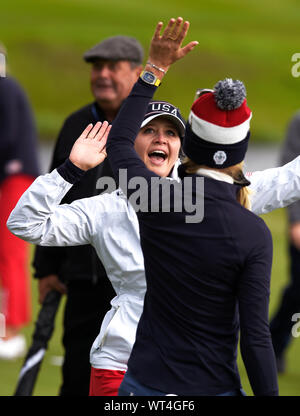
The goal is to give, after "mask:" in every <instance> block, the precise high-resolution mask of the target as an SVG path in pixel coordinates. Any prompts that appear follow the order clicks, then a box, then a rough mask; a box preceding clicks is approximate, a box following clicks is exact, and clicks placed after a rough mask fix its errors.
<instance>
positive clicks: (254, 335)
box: [237, 222, 278, 396]
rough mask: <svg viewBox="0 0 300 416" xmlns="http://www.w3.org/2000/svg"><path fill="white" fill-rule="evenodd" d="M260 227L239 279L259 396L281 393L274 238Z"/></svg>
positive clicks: (246, 356)
mask: <svg viewBox="0 0 300 416" xmlns="http://www.w3.org/2000/svg"><path fill="white" fill-rule="evenodd" d="M261 224H263V226H261V227H260V228H259V229H258V232H257V233H256V234H257V235H258V239H259V240H258V241H256V244H255V246H254V247H253V249H252V252H251V254H250V255H249V256H248V258H247V261H246V264H245V268H244V271H243V274H242V276H241V277H240V279H239V282H238V288H237V296H238V303H239V316H240V349H241V355H242V358H243V361H244V364H245V368H246V370H247V375H248V378H249V381H250V384H251V387H252V390H253V393H254V395H255V396H276V395H278V382H277V369H276V361H275V355H274V350H273V346H272V338H271V334H270V330H269V296H270V276H271V266H272V237H271V233H270V231H269V230H268V229H267V227H265V226H264V223H263V222H262V223H261Z"/></svg>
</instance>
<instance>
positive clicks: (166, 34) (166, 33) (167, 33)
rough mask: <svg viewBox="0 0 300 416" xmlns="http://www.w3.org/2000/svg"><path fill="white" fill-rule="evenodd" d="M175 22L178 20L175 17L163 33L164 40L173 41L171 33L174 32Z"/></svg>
mask: <svg viewBox="0 0 300 416" xmlns="http://www.w3.org/2000/svg"><path fill="white" fill-rule="evenodd" d="M175 22H176V20H175V19H174V18H173V17H172V19H170V20H169V22H168V24H167V26H166V28H165V30H164V32H163V35H162V37H163V38H165V39H171V33H172V31H173V26H174V23H175Z"/></svg>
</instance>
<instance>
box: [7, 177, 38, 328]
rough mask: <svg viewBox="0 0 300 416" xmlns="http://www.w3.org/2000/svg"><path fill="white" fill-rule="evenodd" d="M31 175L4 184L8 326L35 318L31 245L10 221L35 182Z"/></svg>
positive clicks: (12, 178) (18, 326) (19, 324)
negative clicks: (8, 221)
mask: <svg viewBox="0 0 300 416" xmlns="http://www.w3.org/2000/svg"><path fill="white" fill-rule="evenodd" d="M32 181H33V178H32V177H31V176H28V175H23V174H19V175H13V176H9V177H8V178H6V179H5V180H4V181H3V182H2V183H1V184H0V293H1V298H0V302H1V303H0V312H1V313H3V314H4V316H5V322H6V326H13V327H17V328H21V327H22V326H24V325H26V324H27V323H28V322H29V321H30V319H31V297H30V280H29V264H28V244H27V243H26V242H25V241H23V240H21V239H20V238H18V237H15V236H14V235H13V234H12V233H11V232H10V231H9V230H8V228H7V226H6V221H7V219H8V217H9V214H10V213H11V211H12V210H13V208H14V207H15V205H16V203H17V202H18V200H19V198H20V197H21V195H22V194H23V193H24V191H25V190H26V189H27V188H28V187H29V185H30V184H31V183H32Z"/></svg>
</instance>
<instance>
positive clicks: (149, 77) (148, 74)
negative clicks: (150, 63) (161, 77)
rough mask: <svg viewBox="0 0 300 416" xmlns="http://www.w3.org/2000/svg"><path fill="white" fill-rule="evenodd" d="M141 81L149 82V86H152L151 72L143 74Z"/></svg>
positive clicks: (153, 80)
mask: <svg viewBox="0 0 300 416" xmlns="http://www.w3.org/2000/svg"><path fill="white" fill-rule="evenodd" d="M143 79H144V81H146V82H149V84H152V83H153V82H155V75H153V74H151V72H145V73H144V76H143Z"/></svg>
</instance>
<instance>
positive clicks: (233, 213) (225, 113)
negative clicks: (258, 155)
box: [107, 18, 278, 395]
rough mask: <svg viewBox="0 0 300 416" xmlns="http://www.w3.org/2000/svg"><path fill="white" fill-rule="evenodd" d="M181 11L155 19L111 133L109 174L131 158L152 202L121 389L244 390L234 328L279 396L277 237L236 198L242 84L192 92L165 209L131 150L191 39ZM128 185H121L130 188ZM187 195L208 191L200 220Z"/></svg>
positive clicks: (244, 121) (130, 170) (261, 377)
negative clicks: (273, 305)
mask: <svg viewBox="0 0 300 416" xmlns="http://www.w3.org/2000/svg"><path fill="white" fill-rule="evenodd" d="M182 22H183V20H182V19H181V18H178V19H177V20H176V21H175V19H171V20H170V21H169V24H168V25H167V27H166V29H165V31H164V32H163V34H162V36H161V35H160V31H161V28H162V23H159V24H158V25H157V28H156V31H155V34H154V37H153V39H152V43H151V46H150V52H149V61H148V63H147V65H146V67H145V71H144V72H143V73H142V74H141V78H140V79H139V80H138V82H137V83H136V84H135V86H134V87H133V90H132V92H131V94H130V95H129V97H128V99H127V100H126V102H125V105H124V106H123V107H122V109H121V111H120V113H119V114H118V117H117V119H116V120H115V122H114V124H113V126H112V129H111V132H110V135H109V138H108V142H107V153H108V158H109V160H110V162H111V165H112V168H113V170H114V173H115V175H117V173H118V171H119V169H127V178H128V179H127V181H128V183H129V182H130V181H131V180H132V179H133V178H135V177H143V178H144V179H145V180H146V182H147V185H148V192H145V195H144V199H145V201H144V202H145V204H146V206H147V208H148V210H147V209H144V210H143V212H138V213H137V216H138V220H139V227H140V238H141V247H142V250H143V255H144V262H145V272H146V281H147V292H146V295H145V301H144V309H143V313H142V316H141V319H140V322H139V325H138V328H137V335H136V341H135V344H134V346H133V350H132V353H131V356H130V359H129V362H128V371H127V373H126V374H125V378H124V380H123V382H122V384H121V387H120V389H119V395H166V394H175V395H239V394H242V393H241V383H240V377H239V373H238V369H237V363H236V357H237V346H238V338H239V328H240V341H241V353H242V357H243V360H244V363H245V367H246V370H247V374H248V377H249V380H250V383H251V386H252V389H253V392H254V394H255V395H278V385H277V374H276V363H275V358H274V352H273V348H272V341H271V337H270V332H269V324H268V305H269V286H270V274H271V265H272V238H271V234H270V231H269V230H268V228H267V226H266V225H265V223H264V222H263V220H262V219H260V218H259V217H257V216H255V215H254V214H253V213H251V212H250V211H249V210H248V209H245V207H243V206H242V205H241V203H240V202H239V201H240V200H244V199H245V198H244V197H245V195H244V196H243V195H241V194H244V192H243V189H244V185H246V184H247V181H246V180H245V179H244V176H243V173H242V170H241V169H240V167H239V166H238V167H236V166H237V165H239V164H240V163H241V162H242V161H243V159H244V156H245V153H246V150H247V145H248V140H249V128H250V119H251V115H252V113H251V110H250V109H249V107H248V106H247V102H246V99H245V88H244V86H243V84H242V83H241V82H240V81H233V80H231V79H229V80H228V79H227V80H225V81H221V82H219V83H218V84H216V86H215V88H214V90H213V91H210V92H206V94H203V95H202V96H200V97H199V98H198V99H197V100H196V101H195V102H194V104H193V106H192V109H191V112H190V116H189V122H188V124H187V129H186V134H185V139H184V146H183V148H184V151H185V153H186V154H187V156H188V157H189V159H190V161H189V162H188V163H186V164H183V165H182V166H181V167H180V169H179V175H180V176H181V179H182V182H181V183H182V189H181V192H175V191H174V192H173V193H172V192H170V212H163V210H162V203H161V201H159V203H160V205H158V206H159V208H160V209H158V210H157V209H156V210H155V211H153V210H151V208H152V204H153V201H151V195H153V188H155V187H156V186H157V181H156V179H157V175H155V173H153V172H151V171H149V170H148V169H147V167H146V166H145V165H144V163H143V162H142V161H141V160H140V159H139V158H138V157H137V155H136V153H135V151H134V137H135V136H136V134H137V133H138V130H139V126H140V124H141V121H142V119H143V115H144V113H145V111H146V109H147V105H148V102H149V100H150V99H151V98H152V96H153V94H154V92H155V90H156V87H157V86H158V85H159V83H160V81H161V79H162V78H163V76H164V75H165V73H166V71H167V70H168V69H169V67H170V65H171V64H172V63H173V62H175V61H176V60H178V59H180V58H182V57H183V56H185V55H186V54H187V53H188V52H189V51H190V50H192V49H193V48H194V46H195V45H196V44H197V42H190V43H189V44H188V45H187V46H185V47H184V48H181V44H182V41H183V39H184V38H185V35H186V33H187V30H188V26H189V23H188V22H184V23H183V24H182ZM194 172H195V173H194ZM186 179H188V180H186ZM199 181H204V194H201V191H202V188H200V193H199V192H198V189H197V185H198V182H199ZM125 185H127V184H125ZM131 192H132V191H131V190H130V189H127V193H128V194H127V195H128V197H129V198H130V196H131ZM187 196H189V197H190V198H192V199H193V200H194V201H196V204H197V203H202V200H200V198H201V197H202V198H203V199H204V201H203V203H204V216H203V219H202V221H201V222H198V223H195V222H193V223H189V222H188V221H187V217H188V215H187V214H188V212H187V210H186V209H185V201H184V199H185V197H187ZM178 200H180V201H181V202H182V204H181V207H182V209H181V211H179V210H178V209H176V207H178ZM147 201H148V205H147ZM156 207H157V204H156Z"/></svg>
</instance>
